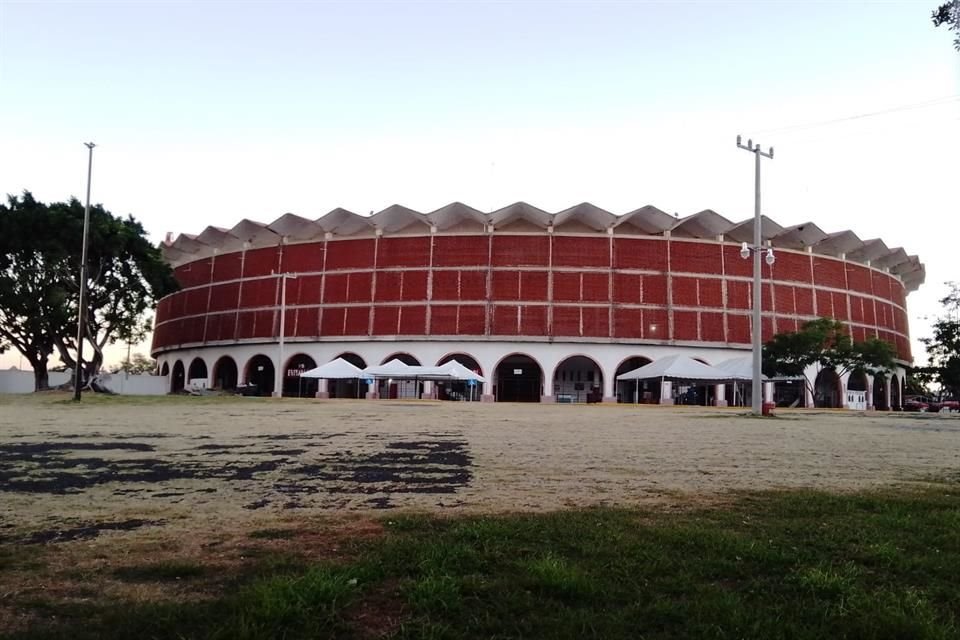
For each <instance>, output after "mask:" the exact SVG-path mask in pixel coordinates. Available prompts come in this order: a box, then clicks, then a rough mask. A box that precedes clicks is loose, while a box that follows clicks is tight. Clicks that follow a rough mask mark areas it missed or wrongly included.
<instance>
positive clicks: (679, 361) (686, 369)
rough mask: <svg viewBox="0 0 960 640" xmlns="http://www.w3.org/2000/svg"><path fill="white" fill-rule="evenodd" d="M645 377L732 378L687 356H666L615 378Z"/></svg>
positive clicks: (640, 378) (711, 379)
mask: <svg viewBox="0 0 960 640" xmlns="http://www.w3.org/2000/svg"><path fill="white" fill-rule="evenodd" d="M647 378H669V379H671V380H710V381H713V382H723V381H724V380H733V379H734V376H732V375H731V374H730V372H728V371H724V370H723V369H718V368H717V367H711V366H710V365H707V364H703V363H702V362H698V361H697V360H694V359H693V358H690V357H688V356H667V357H666V358H660V359H659V360H656V361H654V362H651V363H650V364H645V365H643V366H642V367H640V368H639V369H634V370H633V371H628V372H626V373H622V374H620V375H619V376H617V380H644V379H647Z"/></svg>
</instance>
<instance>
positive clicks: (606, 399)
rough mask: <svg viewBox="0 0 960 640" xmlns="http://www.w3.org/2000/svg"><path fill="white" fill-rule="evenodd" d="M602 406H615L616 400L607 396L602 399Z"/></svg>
mask: <svg viewBox="0 0 960 640" xmlns="http://www.w3.org/2000/svg"><path fill="white" fill-rule="evenodd" d="M603 404H617V399H616V398H615V397H613V396H607V397H605V398H604V399H603Z"/></svg>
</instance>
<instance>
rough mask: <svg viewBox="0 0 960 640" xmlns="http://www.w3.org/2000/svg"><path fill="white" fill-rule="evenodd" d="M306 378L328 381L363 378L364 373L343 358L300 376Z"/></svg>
mask: <svg viewBox="0 0 960 640" xmlns="http://www.w3.org/2000/svg"><path fill="white" fill-rule="evenodd" d="M300 376H301V377H304V378H326V379H328V380H337V379H340V380H342V379H354V378H363V377H364V376H363V371H361V370H360V368H359V367H356V366H354V365H352V364H350V363H349V362H347V361H346V360H344V359H343V358H337V359H336V360H331V361H330V362H328V363H327V364H323V365H320V366H319V367H317V368H315V369H310V370H309V371H304V372H303V373H301V374H300Z"/></svg>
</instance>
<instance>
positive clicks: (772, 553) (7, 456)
mask: <svg viewBox="0 0 960 640" xmlns="http://www.w3.org/2000/svg"><path fill="white" fill-rule="evenodd" d="M0 432H2V433H4V438H3V440H2V441H0V499H2V502H0V637H3V638H22V639H37V638H63V639H66V638H80V639H84V638H114V637H116V638H224V639H226V638H249V639H255V638H286V639H295V638H360V639H364V638H585V637H593V638H675V637H687V638H823V637H831V638H834V637H836V638H844V637H846V638H955V637H960V604H958V603H960V587H958V584H960V579H958V573H960V497H958V496H960V458H958V451H957V447H956V442H957V435H958V433H960V421H958V420H957V419H955V418H953V419H952V418H946V417H936V416H899V415H895V414H894V415H879V414H872V415H867V416H852V415H849V414H829V413H787V414H785V415H783V416H781V417H780V418H778V419H774V420H759V419H750V418H745V417H743V416H741V415H739V414H738V413H737V412H735V411H725V412H724V411H716V410H704V409H700V410H683V409H671V410H659V409H654V410H649V409H647V410H644V409H637V408H631V407H570V406H560V407H553V406H548V407H540V406H527V407H523V406H513V407H510V406H502V405H501V406H489V405H487V406H481V405H476V406H462V405H457V404H453V403H449V404H448V403H444V404H440V403H418V402H414V403H389V402H383V403H363V402H355V403H329V402H328V403H318V402H296V401H292V402H291V401H283V402H277V401H260V400H253V401H246V400H238V399H229V398H228V399H199V400H198V399H192V398H160V399H131V398H100V397H96V398H91V399H90V401H86V402H85V403H84V404H83V405H81V406H79V407H77V406H75V405H72V404H70V403H69V402H66V401H64V399H63V398H61V397H58V396H47V397H42V398H35V397H31V398H28V399H13V400H10V399H6V398H0Z"/></svg>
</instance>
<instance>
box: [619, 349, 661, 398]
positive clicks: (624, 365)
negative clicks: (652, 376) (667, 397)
mask: <svg viewBox="0 0 960 640" xmlns="http://www.w3.org/2000/svg"><path fill="white" fill-rule="evenodd" d="M651 362H653V360H651V359H650V358H645V357H643V356H632V357H630V358H627V359H626V360H624V361H623V362H621V363H620V366H619V367H617V371H616V373H614V380H616V377H617V376H619V375H622V374H624V373H627V372H629V371H633V370H634V369H639V368H640V367H642V366H645V365H648V364H650V363H651ZM616 385H617V402H632V403H633V404H656V403H658V402H660V381H659V380H616Z"/></svg>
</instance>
